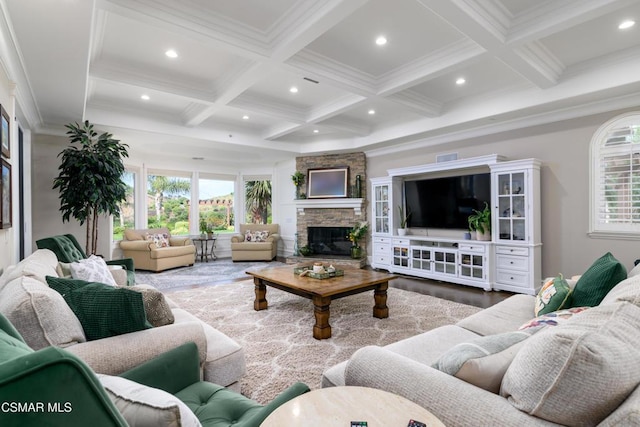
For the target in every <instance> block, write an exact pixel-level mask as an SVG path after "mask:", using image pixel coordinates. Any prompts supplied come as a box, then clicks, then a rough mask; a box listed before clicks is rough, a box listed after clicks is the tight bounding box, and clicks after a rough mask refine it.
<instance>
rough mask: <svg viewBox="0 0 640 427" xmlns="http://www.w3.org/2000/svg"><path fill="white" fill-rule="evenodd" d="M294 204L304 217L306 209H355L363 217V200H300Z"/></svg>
mask: <svg viewBox="0 0 640 427" xmlns="http://www.w3.org/2000/svg"><path fill="white" fill-rule="evenodd" d="M294 202H295V205H296V208H297V209H298V214H300V215H304V210H305V209H353V211H354V213H355V214H356V215H361V214H362V204H363V199H356V198H336V199H300V200H294Z"/></svg>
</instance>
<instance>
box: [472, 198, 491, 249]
mask: <svg viewBox="0 0 640 427" xmlns="http://www.w3.org/2000/svg"><path fill="white" fill-rule="evenodd" d="M467 220H468V222H469V230H470V231H471V232H474V231H475V234H476V240H491V210H489V205H487V203H486V202H485V203H484V209H482V210H481V211H479V210H477V209H473V213H472V214H471V215H469V218H467Z"/></svg>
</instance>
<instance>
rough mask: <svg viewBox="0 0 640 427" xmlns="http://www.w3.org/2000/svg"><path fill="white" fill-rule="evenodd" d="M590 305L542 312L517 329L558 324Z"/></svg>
mask: <svg viewBox="0 0 640 427" xmlns="http://www.w3.org/2000/svg"><path fill="white" fill-rule="evenodd" d="M588 308H590V307H572V308H565V309H564V310H558V311H554V312H551V313H547V314H543V315H542V316H538V317H535V318H533V319H531V320H529V321H528V322H527V323H525V324H524V325H522V326H520V327H519V328H518V330H519V331H523V330H525V329H529V328H537V327H538V326H542V325H546V326H558V325H560V324H562V323H564V322H566V321H567V320H569V319H571V318H572V317H573V316H574V315H576V314H578V313H581V312H583V311H585V310H586V309H588Z"/></svg>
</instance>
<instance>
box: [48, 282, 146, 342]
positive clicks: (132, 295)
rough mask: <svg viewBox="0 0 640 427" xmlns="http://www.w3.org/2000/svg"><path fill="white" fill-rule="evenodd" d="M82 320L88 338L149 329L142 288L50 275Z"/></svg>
mask: <svg viewBox="0 0 640 427" xmlns="http://www.w3.org/2000/svg"><path fill="white" fill-rule="evenodd" d="M47 283H49V286H50V287H51V288H52V289H55V290H56V291H58V292H59V293H60V294H61V295H62V297H63V298H64V300H65V301H66V302H67V304H68V305H69V307H71V310H73V312H74V313H75V315H76V316H77V317H78V320H80V323H81V324H82V329H83V330H84V333H85V336H86V337H87V339H88V340H97V339H101V338H107V337H111V336H114V335H121V334H126V333H129V332H135V331H140V330H143V329H148V328H149V327H151V325H149V324H148V322H147V319H146V314H145V311H144V302H143V299H142V294H141V293H140V292H136V291H132V290H129V289H126V288H119V287H113V286H109V285H105V284H104V283H96V282H87V281H84V280H75V279H62V278H59V277H51V276H47Z"/></svg>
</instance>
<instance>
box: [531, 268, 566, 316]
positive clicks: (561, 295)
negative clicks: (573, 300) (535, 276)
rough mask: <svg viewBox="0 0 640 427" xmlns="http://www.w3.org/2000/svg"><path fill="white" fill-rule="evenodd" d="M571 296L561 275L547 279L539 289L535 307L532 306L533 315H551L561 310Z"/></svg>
mask: <svg viewBox="0 0 640 427" xmlns="http://www.w3.org/2000/svg"><path fill="white" fill-rule="evenodd" d="M570 296H571V288H569V284H568V283H567V281H566V280H564V277H562V274H561V275H559V276H558V277H553V278H551V279H548V280H547V281H546V282H545V283H544V284H543V285H542V287H541V288H540V292H538V295H537V296H536V305H535V306H534V309H533V311H534V314H535V315H536V316H540V315H541V314H547V313H551V312H552V311H557V310H560V309H561V308H563V306H564V305H565V304H567V301H569V297H570Z"/></svg>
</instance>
